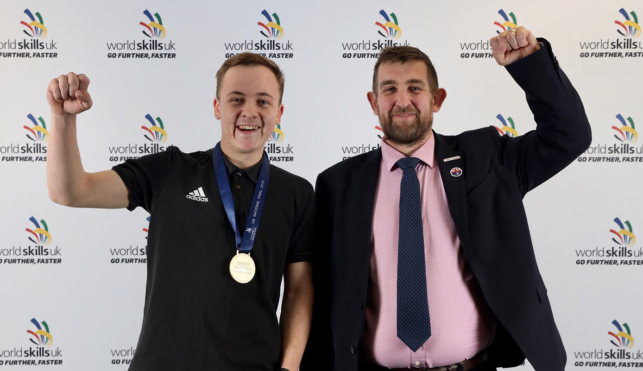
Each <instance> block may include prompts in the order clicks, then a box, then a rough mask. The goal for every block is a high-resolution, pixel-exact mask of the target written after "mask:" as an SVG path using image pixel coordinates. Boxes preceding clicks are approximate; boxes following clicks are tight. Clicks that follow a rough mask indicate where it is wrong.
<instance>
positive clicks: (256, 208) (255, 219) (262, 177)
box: [212, 142, 270, 253]
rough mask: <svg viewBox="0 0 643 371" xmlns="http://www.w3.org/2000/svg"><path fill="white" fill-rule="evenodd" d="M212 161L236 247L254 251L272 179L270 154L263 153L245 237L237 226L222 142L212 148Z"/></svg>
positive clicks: (245, 250) (247, 251)
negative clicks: (222, 151)
mask: <svg viewBox="0 0 643 371" xmlns="http://www.w3.org/2000/svg"><path fill="white" fill-rule="evenodd" d="M212 162H213V163H214V175H215V176H216V177H217V184H218V186H219V193H220V194H221V200H223V207H225V212H226V214H227V215H228V220H229V221H230V224H231V225H232V229H234V237H235V242H236V247H237V249H239V251H240V252H244V253H249V252H250V251H252V246H253V245H254V242H255V237H256V236H257V230H258V229H259V221H260V220H261V213H262V212H263V204H264V203H265V201H266V192H267V190H268V180H269V179H270V161H269V160H268V155H266V154H265V153H264V154H263V164H262V165H261V170H260V171H259V179H258V181H257V185H256V186H255V192H254V195H253V196H252V204H251V206H250V212H249V213H248V219H247V220H246V229H244V230H243V238H242V236H241V233H239V227H238V226H237V219H236V217H235V211H234V201H233V200H232V191H231V190H230V183H229V182H230V181H229V180H228V171H227V170H226V167H225V163H224V162H223V154H222V153H221V142H219V143H217V145H216V146H215V147H214V149H212Z"/></svg>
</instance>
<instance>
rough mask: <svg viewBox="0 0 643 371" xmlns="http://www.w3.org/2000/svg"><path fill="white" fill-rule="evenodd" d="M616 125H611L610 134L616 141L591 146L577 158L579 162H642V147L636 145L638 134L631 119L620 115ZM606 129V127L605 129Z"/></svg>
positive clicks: (617, 117)
mask: <svg viewBox="0 0 643 371" xmlns="http://www.w3.org/2000/svg"><path fill="white" fill-rule="evenodd" d="M616 120H618V121H617V122H618V123H617V124H616V125H614V124H613V125H612V130H611V131H610V133H612V135H613V136H614V138H615V139H616V140H617V142H616V143H615V142H614V141H611V142H602V143H601V142H599V143H597V144H595V145H594V144H592V146H591V147H589V148H588V149H587V150H585V152H583V154H582V155H581V156H580V157H579V158H578V161H579V162H613V163H621V162H643V156H641V155H643V145H638V144H636V143H637V141H638V140H639V134H638V132H637V131H636V126H635V125H634V120H633V119H632V117H628V118H627V119H625V118H624V116H623V115H621V114H620V113H619V114H617V115H616ZM605 128H606V129H607V126H606V127H605Z"/></svg>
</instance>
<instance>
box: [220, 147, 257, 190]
mask: <svg viewBox="0 0 643 371" xmlns="http://www.w3.org/2000/svg"><path fill="white" fill-rule="evenodd" d="M222 154H223V153H222ZM223 162H224V163H225V168H226V170H227V171H228V175H232V173H234V172H235V171H237V170H239V167H238V166H237V165H235V164H233V163H232V162H230V160H228V156H226V155H225V154H223ZM262 164H263V157H262V158H261V161H259V162H257V164H255V165H253V166H252V167H249V168H247V169H242V170H243V171H244V172H245V173H246V174H248V177H249V178H250V180H252V181H253V182H254V183H257V181H258V180H259V171H261V165H262Z"/></svg>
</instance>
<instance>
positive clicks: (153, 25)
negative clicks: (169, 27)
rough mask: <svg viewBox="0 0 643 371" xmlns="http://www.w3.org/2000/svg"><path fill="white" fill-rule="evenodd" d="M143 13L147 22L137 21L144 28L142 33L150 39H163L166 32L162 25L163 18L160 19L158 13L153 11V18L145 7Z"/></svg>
mask: <svg viewBox="0 0 643 371" xmlns="http://www.w3.org/2000/svg"><path fill="white" fill-rule="evenodd" d="M143 14H145V16H146V17H147V19H148V20H149V23H145V22H140V23H139V24H140V25H141V26H143V27H145V28H146V29H145V30H143V31H142V32H143V35H145V36H147V37H149V38H150V39H164V38H165V34H166V33H167V32H166V31H165V27H163V20H162V19H161V16H160V15H159V14H158V13H154V17H156V19H154V17H152V14H151V13H150V11H149V10H147V9H145V11H144V12H143Z"/></svg>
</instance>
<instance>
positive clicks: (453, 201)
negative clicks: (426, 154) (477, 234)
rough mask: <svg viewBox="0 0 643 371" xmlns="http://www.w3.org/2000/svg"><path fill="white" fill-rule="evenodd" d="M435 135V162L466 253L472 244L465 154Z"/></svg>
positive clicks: (443, 138)
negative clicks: (465, 180)
mask: <svg viewBox="0 0 643 371" xmlns="http://www.w3.org/2000/svg"><path fill="white" fill-rule="evenodd" d="M433 134H434V135H435V161H436V162H437V163H438V168H439V169H440V176H441V177H442V184H443V185H444V191H445V193H446V195H447V202H448V203H449V211H450V212H451V218H453V223H454V224H455V229H456V232H457V233H458V237H459V238H460V243H461V244H462V248H463V249H464V251H465V253H466V252H467V250H469V248H470V246H471V244H470V240H469V228H468V223H467V210H466V206H467V204H466V184H465V182H464V178H465V176H464V172H465V171H466V169H465V166H464V164H465V161H464V160H465V158H464V153H463V152H461V151H457V150H455V149H454V148H453V144H452V143H449V142H448V141H447V138H445V137H443V136H442V135H440V134H436V133H435V132H434V133H433ZM445 160H446V161H445ZM455 168H460V171H461V173H460V175H459V176H458V175H457V174H458V172H457V169H455ZM452 171H453V174H452ZM465 256H471V254H465ZM469 266H471V262H469Z"/></svg>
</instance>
